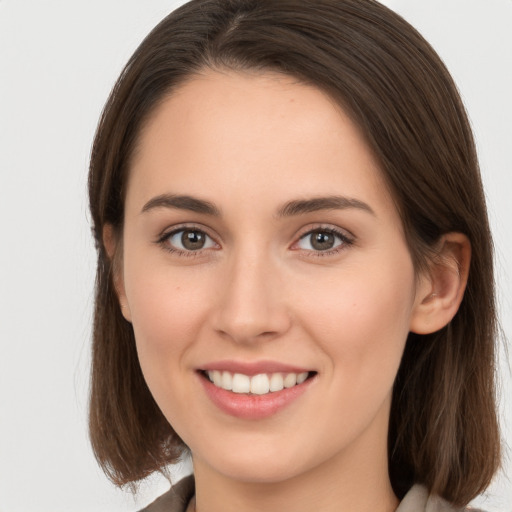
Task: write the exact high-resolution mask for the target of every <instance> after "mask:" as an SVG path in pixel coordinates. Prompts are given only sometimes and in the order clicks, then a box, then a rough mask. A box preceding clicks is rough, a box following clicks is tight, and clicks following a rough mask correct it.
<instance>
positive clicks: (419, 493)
mask: <svg viewBox="0 0 512 512" xmlns="http://www.w3.org/2000/svg"><path fill="white" fill-rule="evenodd" d="M193 496H194V477H193V476H192V475H191V476H188V477H186V478H184V479H183V480H180V481H179V482H178V483H177V484H176V485H173V486H172V488H171V489H170V490H169V491H167V492H166V493H165V494H163V495H162V496H160V498H157V499H156V500H155V501H154V502H153V503H151V504H150V505H148V506H147V507H146V508H144V509H143V510H141V511H140V512H185V510H186V508H187V505H188V503H189V501H190V500H191V498H192V497H193ZM469 510H471V512H482V511H478V510H477V509H469V508H466V507H464V508H456V507H453V506H452V505H450V504H449V503H447V502H446V501H445V500H443V499H441V498H439V497H437V496H429V494H428V491H427V489H426V487H423V486H422V485H415V486H413V487H412V488H411V490H410V491H409V492H408V493H407V494H406V495H405V497H404V499H403V500H402V502H401V503H400V505H399V506H398V508H397V509H396V512H464V511H469Z"/></svg>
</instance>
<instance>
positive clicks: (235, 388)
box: [200, 370, 316, 396]
mask: <svg viewBox="0 0 512 512" xmlns="http://www.w3.org/2000/svg"><path fill="white" fill-rule="evenodd" d="M200 373H201V374H202V375H203V377H204V378H206V379H208V380H209V381H210V382H211V383H212V384H213V385H214V386H215V387H217V388H220V389H223V390H225V391H231V392H232V393H237V394H250V395H259V396H261V395H268V394H271V393H278V392H279V391H283V390H284V389H290V388H294V387H296V386H300V385H301V384H303V383H304V382H305V381H306V380H308V379H311V378H312V377H313V376H314V375H315V374H316V372H307V371H305V372H300V373H296V372H287V373H284V372H274V373H258V374H256V375H246V374H244V373H234V372H230V371H226V370H224V371H221V370H201V371H200Z"/></svg>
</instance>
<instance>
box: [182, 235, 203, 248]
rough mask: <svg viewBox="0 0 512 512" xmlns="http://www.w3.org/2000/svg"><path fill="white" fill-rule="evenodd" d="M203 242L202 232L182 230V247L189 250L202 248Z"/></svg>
mask: <svg viewBox="0 0 512 512" xmlns="http://www.w3.org/2000/svg"><path fill="white" fill-rule="evenodd" d="M204 242H205V239H204V234H203V233H201V232H199V231H184V232H183V235H181V243H182V244H183V247H185V249H189V250H191V251H194V250H196V251H197V250H198V249H202V247H203V246H204Z"/></svg>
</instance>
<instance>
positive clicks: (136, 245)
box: [119, 71, 419, 482]
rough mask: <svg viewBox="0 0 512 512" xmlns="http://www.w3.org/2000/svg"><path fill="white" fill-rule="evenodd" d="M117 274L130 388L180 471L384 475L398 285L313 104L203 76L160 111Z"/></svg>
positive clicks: (135, 187)
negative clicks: (139, 386) (129, 328)
mask: <svg viewBox="0 0 512 512" xmlns="http://www.w3.org/2000/svg"><path fill="white" fill-rule="evenodd" d="M122 269H123V271H122V276H120V279H119V293H120V299H121V302H122V303H123V304H124V305H125V307H124V309H123V312H124V314H125V316H126V318H127V319H128V320H130V321H131V322H132V323H133V328H134V332H135V338H136V342H137V350H138V354H139V358H140V364H141V367H142V370H143V372H144V376H145V378H146V380H147V383H148V386H149V388H150V390H151V392H152V394H153V395H154V397H155V400H156V402H157V403H158V405H159V406H160V408H161V409H162V411H163V413H164V415H165V416H166V418H167V419H168V420H169V422H170V423H171V424H172V426H173V427H174V429H175V430H176V431H177V433H178V434H179V435H180V436H181V438H182V439H183V440H184V441H185V442H186V444H187V445H188V446H189V447H190V449H191V451H192V454H193V459H194V464H195V465H196V466H198V467H203V468H208V470H209V471H213V472H215V473H217V474H222V475H224V476H228V477H230V478H237V479H239V480H244V481H252V482H256V481H259V482H274V481H282V480H285V479H288V478H291V477H294V476H298V475H303V474H305V473H307V472H309V471H314V470H316V471H322V470H323V469H326V468H330V469H332V468H333V465H334V466H336V467H337V469H341V468H343V467H345V468H351V470H354V468H364V467H366V465H369V464H371V465H374V464H375V461H376V460H380V461H381V462H382V461H386V460H387V459H386V442H387V427H388V418H389V408H390V400H391V390H392V386H393V381H394V378H395V375H396V372H397V369H398V366H399V363H400V358H401V355H402V352H403V349H404V344H405V341H406V338H407V334H408V332H409V330H410V325H411V321H412V319H413V318H414V314H415V308H416V307H417V304H418V302H419V299H418V298H417V294H416V286H415V272H414V269H413V264H412V260H411V256H410V254H409V251H408V248H407V245H406V242H405V239H404V234H403V231H402V225H401V221H400V218H399V215H398V213H397V211H396V208H395V206H394V204H393V201H392V199H391V197H390V195H389V193H388V191H387V188H386V185H385V183H384V181H383V178H382V176H381V173H380V171H379V169H378V166H377V164H376V162H375V160H374V158H373V156H372V154H371V152H370V150H369V148H368V146H367V145H366V143H365V141H364V140H363V138H362V136H361V134H360V133H359V131H358V129H357V128H356V127H355V125H354V124H353V123H352V122H351V121H350V119H349V118H348V117H347V116H346V115H345V114H344V113H343V112H342V111H341V110H340V109H339V107H337V106H336V105H335V104H334V103H333V102H332V101H331V100H330V99H329V98H328V97H327V96H326V95H325V94H323V93H322V92H320V91H319V90H317V89H316V88H313V87H311V86H306V85H303V84H300V83H297V82H296V81H295V80H293V79H291V78H288V77H284V76H280V75H274V74H259V75H258V74H237V73H232V72H226V73H218V72H213V71H208V72H205V73H204V74H202V75H200V76H197V77H195V78H193V79H192V80H190V81H189V82H188V83H186V84H185V85H183V86H181V88H180V89H178V90H177V91H176V92H175V93H173V94H172V95H171V96H170V97H169V98H167V99H166V100H165V101H164V102H163V103H162V104H161V105H160V106H159V107H158V109H157V111H156V112H155V113H154V115H153V117H152V118H151V119H150V121H149V123H148V124H147V125H146V127H145V129H144V130H143V133H142V135H141V140H140V145H139V146H138V150H137V153H136V155H135V157H134V160H133V165H132V167H131V174H130V179H129V183H128V188H127V197H126V212H125V226H124V234H123V266H122ZM208 372H210V373H209V374H208ZM297 378H298V382H299V383H298V384H295V385H294V383H295V381H296V379H297ZM210 379H213V380H214V381H215V383H213V382H211V381H210ZM303 379H306V380H304V381H303ZM288 386H290V387H288ZM230 387H234V388H233V389H231V390H229V388H230ZM224 388H227V389H224ZM269 389H271V390H269ZM249 391H250V392H249ZM383 464H385V462H383Z"/></svg>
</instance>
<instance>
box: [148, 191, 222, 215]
mask: <svg viewBox="0 0 512 512" xmlns="http://www.w3.org/2000/svg"><path fill="white" fill-rule="evenodd" d="M155 208H176V209H178V210H188V211H190V212H195V213H202V214H203V215H212V216H214V217H220V210H219V209H218V208H217V207H216V206H215V205H214V204H213V203H210V202H209V201H205V200H204V199H198V198H196V197H192V196H187V195H174V194H162V195H160V196H156V197H153V199H150V200H149V201H148V202H147V203H146V204H145V205H144V206H143V208H142V211H141V213H145V212H148V211H150V210H153V209H155Z"/></svg>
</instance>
